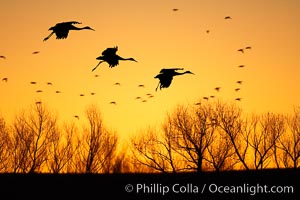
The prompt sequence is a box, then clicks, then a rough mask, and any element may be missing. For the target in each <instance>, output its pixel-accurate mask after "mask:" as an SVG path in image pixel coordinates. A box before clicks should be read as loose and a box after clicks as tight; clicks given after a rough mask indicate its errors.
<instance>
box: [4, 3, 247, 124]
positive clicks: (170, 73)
mask: <svg viewBox="0 0 300 200" xmlns="http://www.w3.org/2000/svg"><path fill="white" fill-rule="evenodd" d="M172 10H173V11H174V12H177V11H179V9H178V8H173V9H172ZM224 19H225V20H231V19H232V18H231V16H225V17H224ZM74 24H81V22H77V21H68V22H60V23H57V24H56V25H54V26H52V27H50V28H49V29H48V30H49V31H51V33H50V34H49V35H48V36H47V37H45V38H44V40H43V41H47V40H48V39H49V38H50V37H51V36H52V35H53V34H55V35H56V39H57V40H60V39H66V38H67V37H68V35H69V32H70V31H71V30H84V29H86V30H92V31H95V30H94V29H93V28H91V27H89V26H84V27H82V28H80V27H76V26H74ZM209 32H210V30H206V33H209ZM250 49H251V46H246V47H244V48H240V49H237V51H238V52H240V53H242V54H244V53H245V51H247V50H250ZM117 51H118V46H115V47H109V48H106V49H104V50H103V51H102V53H101V55H100V56H99V57H97V58H96V60H99V63H98V64H97V65H96V66H95V67H93V68H92V70H91V71H92V72H94V71H95V70H96V69H97V68H98V66H99V65H100V64H101V63H103V62H106V63H107V64H108V66H109V67H110V68H113V67H116V66H118V65H119V61H126V60H127V61H133V62H138V61H137V60H136V59H134V58H124V57H121V56H119V55H118V54H117ZM39 53H40V51H33V52H32V54H39ZM0 58H1V59H3V60H5V59H7V58H6V56H4V55H0ZM238 67H239V68H244V67H245V65H239V66H238ZM180 70H184V69H183V68H163V69H161V70H160V71H159V73H158V74H157V75H156V76H155V77H154V78H156V79H158V80H159V82H158V85H157V87H156V89H155V91H157V90H158V89H160V90H162V89H165V88H168V87H170V85H171V83H172V81H173V78H174V77H175V76H179V75H184V74H192V75H195V74H194V73H193V72H191V71H189V70H187V71H183V72H179V71H180ZM94 76H95V77H99V75H98V74H95V75H94ZM2 81H3V82H8V77H3V78H2ZM236 83H237V84H238V85H239V87H237V88H235V91H236V92H238V91H239V90H240V89H241V88H240V85H241V84H242V81H241V80H238V81H236ZM30 84H32V85H36V84H37V82H36V81H31V82H30ZM46 84H47V85H49V86H53V83H52V82H46ZM114 85H115V86H121V83H119V82H116V83H114ZM138 87H140V88H145V85H143V84H139V85H138ZM214 90H215V91H217V92H220V91H221V87H220V86H218V87H215V88H214ZM35 92H36V93H42V92H43V90H41V89H38V90H36V91H35ZM55 93H56V94H59V93H62V91H60V90H55ZM95 94H96V93H95V92H91V93H90V95H95ZM79 96H81V97H83V96H85V94H83V93H80V94H79ZM153 97H154V95H153V94H151V93H147V94H146V98H145V97H141V96H137V97H136V98H135V100H140V101H141V102H147V100H148V99H150V98H153ZM214 97H215V95H210V96H204V97H203V99H205V100H209V99H210V98H214ZM241 99H242V98H241V97H237V98H235V100H237V101H241ZM41 103H42V102H41V101H37V102H36V104H41ZM109 104H112V105H117V102H116V101H110V102H109ZM200 104H201V103H200V102H197V103H195V105H200ZM74 117H75V118H77V119H79V116H78V115H74Z"/></svg>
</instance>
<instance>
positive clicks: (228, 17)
mask: <svg viewBox="0 0 300 200" xmlns="http://www.w3.org/2000/svg"><path fill="white" fill-rule="evenodd" d="M224 19H232V18H231V17H230V16H225V17H224Z"/></svg>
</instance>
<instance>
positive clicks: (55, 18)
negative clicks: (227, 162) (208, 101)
mask: <svg viewBox="0 0 300 200" xmlns="http://www.w3.org/2000/svg"><path fill="white" fill-rule="evenodd" d="M173 8H177V9H179V10H178V11H176V12H175V11H173V10H172V9H173ZM299 10H300V1H298V0H264V1H261V0H251V1H240V0H164V1H161V0H152V1H146V0H127V1H123V0H109V1H103V0H51V1H48V0H47V1H46V0H45V1H37V0H27V1H17V0H2V1H1V7H0V23H1V31H0V44H1V45H0V55H4V56H6V59H1V58H0V78H1V79H2V78H4V77H7V78H8V81H7V82H4V81H1V82H0V91H1V98H0V105H1V106H0V114H1V115H2V116H3V117H4V118H5V119H11V117H12V116H15V115H16V114H17V113H18V112H19V111H20V110H21V109H27V108H29V106H30V105H31V104H33V103H34V102H35V100H37V99H40V100H42V102H43V103H45V104H47V106H48V107H49V108H50V109H51V110H54V111H55V112H57V113H58V119H59V120H61V121H64V120H65V121H70V120H75V119H74V118H73V116H74V115H75V114H76V115H79V116H81V119H82V118H83V117H84V110H85V109H86V107H87V106H89V105H90V104H96V105H98V107H99V108H100V109H101V111H102V114H103V119H104V122H105V123H106V124H107V126H108V127H109V128H111V129H113V130H116V131H117V132H118V133H119V134H121V135H130V134H132V133H135V132H137V131H138V130H139V129H142V128H144V127H147V126H148V125H149V126H152V125H157V124H160V123H161V122H162V120H163V119H164V117H165V115H166V112H167V111H170V110H172V108H174V106H175V105H177V104H179V103H194V102H196V101H198V100H199V99H201V98H202V97H204V96H210V95H215V96H216V98H218V99H222V100H225V101H234V99H235V98H236V97H241V98H242V101H241V102H239V103H240V104H241V106H242V108H243V109H244V110H245V111H246V112H266V111H274V112H290V111H291V110H292V107H293V106H295V105H297V106H299V102H300V92H299V86H300V79H299V77H300V59H299V56H300V55H299V50H298V48H299V45H300V37H299V35H300V21H299V19H300V12H299ZM227 15H229V16H231V17H232V19H231V20H225V19H224V17H225V16H227ZM62 21H80V22H82V24H80V25H78V26H80V27H81V26H90V27H92V28H94V29H95V31H89V30H82V31H71V32H70V33H69V36H68V38H67V39H65V40H56V39H55V35H53V36H52V37H51V38H50V39H49V40H48V41H46V42H43V39H44V38H45V37H46V36H48V35H49V34H50V31H48V29H49V28H50V27H51V26H53V25H55V24H56V23H58V22H62ZM206 30H210V32H209V33H206ZM113 46H118V47H119V50H118V52H117V53H118V54H119V55H120V56H123V57H133V58H135V59H136V60H137V61H138V62H137V63H135V62H130V61H123V62H122V61H121V62H120V65H119V66H117V67H115V68H109V67H108V65H107V64H106V63H102V64H101V65H100V67H98V69H97V70H96V71H94V72H92V71H91V69H92V68H93V67H94V66H95V65H96V64H97V63H98V61H97V60H96V57H98V56H99V55H100V54H101V52H102V51H103V50H104V49H106V48H107V47H113ZM246 46H251V47H252V49H251V50H247V51H245V53H244V54H242V53H240V52H238V51H237V49H239V48H244V47H246ZM34 51H39V52H40V53H39V54H32V52H34ZM239 65H245V67H244V68H238V67H237V66H239ZM168 67H182V68H185V69H186V70H190V71H192V72H194V73H195V75H183V76H179V77H175V78H174V80H173V83H172V84H171V86H170V88H167V89H164V90H161V91H157V92H156V91H155V88H156V86H157V84H158V80H157V79H154V76H155V75H156V74H157V73H158V72H159V71H160V69H161V68H168ZM95 74H98V75H99V77H95V76H94V75H95ZM237 80H242V81H243V84H242V85H241V90H240V91H239V92H235V91H234V89H235V88H236V87H237V86H238V85H237V84H236V81H237ZM30 81H36V82H37V84H36V85H31V84H30V83H29V82H30ZM47 82H52V83H53V85H52V86H49V85H47V84H46V83H47ZM115 82H120V83H121V86H116V85H114V83H115ZM139 84H144V85H145V87H144V88H141V87H138V85H139ZM217 86H219V87H221V90H220V91H219V92H217V91H215V90H214V88H215V87H217ZM38 89H41V90H43V92H42V93H36V92H35V91H36V90H38ZM56 90H60V91H61V92H62V93H60V94H56V93H55V91H56ZM91 92H95V93H96V94H95V95H93V96H92V95H90V93H91ZM81 93H83V94H85V96H83V97H81V96H80V94H81ZM147 93H151V94H153V95H154V97H153V98H151V99H149V98H147V95H146V94H147ZM137 96H140V97H142V98H144V99H147V102H144V103H142V102H141V101H139V100H136V99H135V98H136V97H137ZM110 101H116V102H117V105H111V104H109V102H110ZM78 123H80V122H78Z"/></svg>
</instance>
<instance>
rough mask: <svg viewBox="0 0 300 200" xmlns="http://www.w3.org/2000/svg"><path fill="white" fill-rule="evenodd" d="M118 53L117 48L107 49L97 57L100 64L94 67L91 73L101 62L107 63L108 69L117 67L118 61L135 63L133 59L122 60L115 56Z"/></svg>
mask: <svg viewBox="0 0 300 200" xmlns="http://www.w3.org/2000/svg"><path fill="white" fill-rule="evenodd" d="M117 51H118V47H117V46H116V47H112V48H107V49H105V50H104V51H103V52H102V55H101V56H99V57H97V58H96V59H97V60H100V62H99V63H98V64H97V66H96V67H94V68H93V69H92V71H94V70H95V69H97V67H98V66H99V65H100V64H101V63H102V62H107V63H108V64H109V67H110V68H112V67H115V66H117V65H119V60H131V61H134V62H137V61H136V60H135V59H134V58H123V57H121V56H119V55H117V54H116V52H117Z"/></svg>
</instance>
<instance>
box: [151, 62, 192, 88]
mask: <svg viewBox="0 0 300 200" xmlns="http://www.w3.org/2000/svg"><path fill="white" fill-rule="evenodd" d="M177 70H183V68H169V69H166V68H163V69H161V70H160V72H159V74H158V75H156V76H155V77H154V78H158V79H159V83H158V85H157V87H156V89H155V91H157V89H158V88H159V89H160V90H161V89H162V88H168V87H169V86H170V85H171V83H172V80H173V77H174V76H178V75H183V74H194V73H192V72H191V71H185V72H177Z"/></svg>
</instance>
